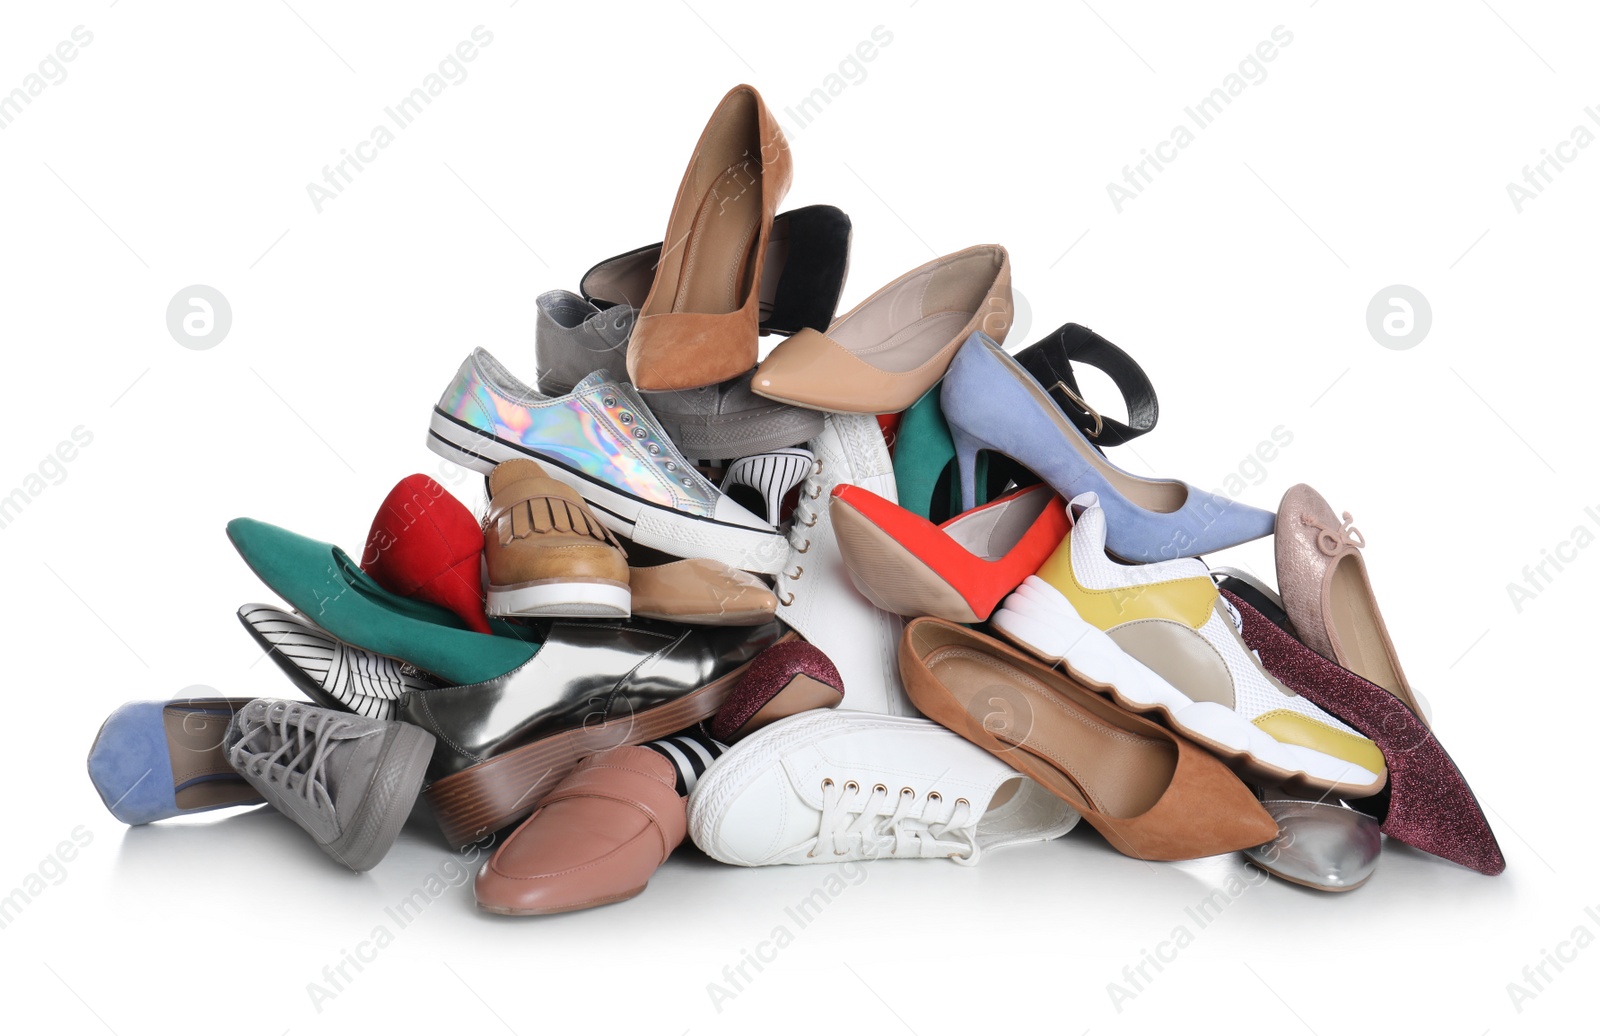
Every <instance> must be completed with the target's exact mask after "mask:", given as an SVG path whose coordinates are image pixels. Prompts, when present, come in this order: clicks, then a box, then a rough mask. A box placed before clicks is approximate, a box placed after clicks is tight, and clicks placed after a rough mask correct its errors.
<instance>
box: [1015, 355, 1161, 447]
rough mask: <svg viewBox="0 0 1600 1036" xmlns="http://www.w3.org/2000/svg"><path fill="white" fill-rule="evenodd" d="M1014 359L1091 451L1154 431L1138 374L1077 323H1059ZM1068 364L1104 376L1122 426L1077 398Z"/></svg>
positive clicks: (1152, 394)
mask: <svg viewBox="0 0 1600 1036" xmlns="http://www.w3.org/2000/svg"><path fill="white" fill-rule="evenodd" d="M1016 359H1017V362H1018V363H1020V364H1022V366H1023V367H1024V368H1026V369H1027V371H1028V373H1029V374H1032V375H1033V377H1034V380H1035V381H1037V382H1038V383H1039V384H1040V385H1042V386H1044V388H1045V390H1046V391H1048V392H1049V393H1050V398H1051V399H1053V400H1055V402H1056V405H1057V406H1059V407H1061V410H1062V412H1063V413H1065V414H1066V415H1067V416H1068V417H1069V418H1071V419H1072V421H1073V423H1074V424H1076V425H1077V426H1078V428H1079V429H1081V430H1082V432H1083V434H1084V435H1086V436H1088V438H1089V441H1090V442H1091V443H1093V444H1094V445H1095V446H1096V447H1097V448H1100V449H1102V450H1103V449H1104V448H1105V447H1107V446H1120V445H1122V444H1123V443H1125V442H1128V441H1129V440H1131V439H1137V438H1138V437H1139V436H1141V435H1143V434H1144V433H1146V432H1148V431H1149V430H1150V429H1152V428H1154V427H1155V426H1156V418H1157V416H1158V415H1159V408H1158V407H1157V404H1156V390H1155V386H1153V385H1151V384H1150V378H1149V377H1148V376H1147V375H1146V374H1145V372H1144V369H1143V368H1142V367H1140V366H1139V364H1138V363H1137V362H1136V361H1135V360H1134V358H1133V357H1131V356H1129V355H1128V354H1127V353H1125V352H1123V351H1122V350H1121V349H1119V348H1118V347H1117V346H1115V345H1113V344H1111V343H1110V342H1108V341H1106V340H1105V339H1104V338H1102V337H1100V336H1099V335H1097V334H1095V333H1094V332H1093V331H1091V330H1089V329H1088V328H1087V327H1084V326H1083V325H1082V324H1063V325H1062V326H1061V327H1058V328H1056V330H1054V331H1052V332H1050V333H1049V334H1048V335H1046V336H1045V337H1044V338H1042V339H1040V340H1039V341H1037V342H1035V343H1034V344H1032V345H1030V346H1028V347H1027V348H1026V349H1024V350H1022V351H1021V352H1019V353H1017V355H1016ZM1074 360H1076V361H1077V362H1079V363H1087V364H1088V365H1089V366H1091V367H1094V368H1096V369H1097V370H1100V371H1102V372H1104V373H1105V374H1106V376H1107V377H1109V378H1110V379H1111V381H1112V382H1113V383H1114V384H1115V385H1116V386H1117V391H1119V392H1121V393H1122V402H1123V405H1124V406H1126V407H1127V410H1128V420H1127V423H1123V422H1122V421H1118V420H1117V419H1116V418H1114V417H1107V416H1105V415H1104V414H1102V413H1100V412H1099V411H1098V410H1096V409H1095V408H1094V407H1092V406H1090V405H1089V403H1088V402H1087V401H1086V400H1085V399H1084V398H1083V394H1082V393H1081V392H1080V391H1079V389H1078V379H1077V378H1075V377H1074V376H1073V373H1072V362H1073V361H1074Z"/></svg>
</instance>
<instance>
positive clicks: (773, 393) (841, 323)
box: [751, 245, 1013, 414]
mask: <svg viewBox="0 0 1600 1036" xmlns="http://www.w3.org/2000/svg"><path fill="white" fill-rule="evenodd" d="M1012 311H1013V306H1012V300H1011V259H1010V257H1009V256H1008V255H1007V254H1006V250H1005V249H1004V248H1002V247H1000V246H999V245H974V246H973V247H971V248H967V249H963V250H962V251H960V252H954V253H952V254H950V255H946V256H942V257H940V258H938V259H935V260H933V261H932V262H931V263H926V264H924V265H922V266H919V267H917V268H916V269H915V270H912V271H911V272H910V273H907V274H904V275H903V276H901V277H899V278H897V279H896V280H893V281H890V282H889V283H888V284H886V285H884V286H883V287H882V288H879V289H878V290H877V292H876V293H874V294H873V295H872V296H871V297H870V298H868V299H867V300H866V301H865V302H863V303H861V304H860V305H859V306H857V307H856V308H855V309H852V310H851V311H850V312H848V313H846V314H845V315H844V316H842V317H840V318H839V319H838V320H835V321H834V322H833V326H831V327H829V328H828V333H827V334H822V333H821V332H820V331H813V330H811V329H810V328H801V329H800V331H798V332H797V333H796V334H794V335H792V336H791V337H789V338H786V339H784V340H783V341H781V342H779V343H778V345H777V347H776V348H774V349H773V350H772V352H771V354H770V355H768V356H767V358H766V360H764V361H762V364H761V367H760V368H759V369H758V370H757V371H756V375H755V379H754V380H753V381H752V382H751V388H753V389H754V390H755V392H756V393H757V394H758V395H762V396H766V397H767V398H768V399H775V400H778V401H779V402H782V403H792V404H794V405H795V406H803V407H809V408H811V409H813V410H832V411H836V412H841V413H857V414H891V413H898V412H900V411H901V410H904V409H905V408H906V407H908V406H910V405H911V404H912V403H915V402H916V401H917V400H918V399H919V398H920V397H921V396H922V394H923V393H925V392H927V391H928V390H929V389H930V388H932V387H933V386H934V383H935V382H937V381H938V380H939V379H940V378H942V377H944V372H945V371H946V370H947V369H948V368H949V366H950V361H951V360H953V359H955V355H956V350H957V349H959V348H960V347H961V343H962V342H965V341H966V340H967V337H968V336H969V335H971V334H972V333H973V332H974V331H982V332H984V333H985V334H987V335H988V336H989V337H990V338H993V339H994V340H995V341H996V342H1003V341H1004V340H1005V336H1006V332H1007V331H1009V330H1010V329H1011V318H1012Z"/></svg>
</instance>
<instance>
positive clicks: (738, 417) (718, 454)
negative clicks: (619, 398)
mask: <svg viewBox="0 0 1600 1036" xmlns="http://www.w3.org/2000/svg"><path fill="white" fill-rule="evenodd" d="M753 374H755V371H754V370H752V371H750V372H749V373H746V374H742V375H740V376H739V377H737V378H734V379H733V380H732V381H725V382H723V383H722V384H720V385H706V386H703V387H701V388H692V389H682V390H679V391H674V392H641V393H639V394H640V395H641V396H643V397H644V400H645V402H646V403H648V404H649V405H650V412H651V413H652V414H655V415H656V420H657V421H659V422H661V427H662V428H664V429H666V432H667V434H668V435H670V436H671V437H672V441H673V442H674V443H675V444H676V445H677V447H678V449H680V450H682V451H683V454H684V456H686V457H689V458H692V459H694V460H732V459H734V458H738V457H749V456H751V455H753V454H757V453H772V452H773V451H775V450H781V449H784V448H785V447H788V446H796V445H799V444H800V443H803V442H805V441H807V440H808V439H814V438H816V437H817V436H819V435H821V434H822V418H823V416H824V415H823V413H822V411H820V410H806V409H803V408H801V407H797V406H791V405H790V404H788V403H777V402H774V401H773V400H770V399H763V398H762V397H761V396H758V395H756V394H755V393H754V392H752V391H751V390H750V378H751V376H752V375H753Z"/></svg>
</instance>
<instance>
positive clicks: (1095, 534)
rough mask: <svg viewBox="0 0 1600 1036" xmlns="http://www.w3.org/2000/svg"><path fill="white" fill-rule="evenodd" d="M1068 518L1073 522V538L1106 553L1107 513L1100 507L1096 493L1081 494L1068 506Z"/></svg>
mask: <svg viewBox="0 0 1600 1036" xmlns="http://www.w3.org/2000/svg"><path fill="white" fill-rule="evenodd" d="M1067 517H1068V518H1070V519H1071V520H1072V538H1073V539H1074V540H1076V541H1078V542H1079V543H1083V544H1086V545H1088V546H1090V547H1093V548H1094V549H1095V550H1098V551H1101V552H1104V551H1105V549H1106V512H1105V511H1104V510H1102V509H1101V507H1100V497H1099V495H1098V494H1096V493H1079V494H1078V495H1077V496H1075V497H1073V498H1072V500H1071V502H1069V503H1068V504H1067Z"/></svg>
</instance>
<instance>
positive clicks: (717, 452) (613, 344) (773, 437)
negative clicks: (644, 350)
mask: <svg viewBox="0 0 1600 1036" xmlns="http://www.w3.org/2000/svg"><path fill="white" fill-rule="evenodd" d="M535 305H536V307H537V309H538V311H539V312H538V316H537V317H536V318H535V320H534V325H533V349H534V364H535V366H536V368H537V370H538V375H537V383H538V386H539V391H540V392H541V393H543V394H544V395H547V396H564V395H566V394H568V393H569V392H571V391H572V388H573V386H574V385H576V384H577V383H578V382H580V381H582V380H583V379H584V378H586V377H588V376H589V375H590V374H591V373H593V372H594V371H605V372H606V377H607V378H609V379H610V380H612V381H618V382H623V383H626V382H627V380H628V364H627V360H628V336H629V335H630V334H632V332H633V323H634V320H635V319H636V318H637V317H638V315H639V311H638V310H636V309H634V308H633V307H632V306H630V305H628V304H627V303H621V304H618V305H614V306H610V307H609V308H606V309H601V308H599V307H598V306H596V305H594V304H593V303H591V302H586V301H584V300H583V299H582V298H581V297H579V296H577V295H574V294H573V293H572V292H570V291H560V290H557V291H547V292H545V293H544V294H543V295H540V296H539V297H538V299H537V300H535ZM754 373H755V372H754V371H753V370H752V371H750V372H749V373H746V374H743V375H741V376H740V377H737V378H734V379H733V380H732V381H728V382H725V383H723V384H721V385H707V386H705V387H704V388H698V389H686V390H684V391H682V392H645V393H641V395H643V396H644V398H645V402H646V403H647V404H648V405H649V407H650V412H651V413H653V414H655V416H656V420H657V421H659V422H660V423H661V428H662V430H663V431H665V432H666V433H667V435H668V436H669V437H670V438H671V439H672V442H673V444H674V445H676V446H677V447H678V449H679V450H681V451H682V452H683V454H684V456H686V457H688V458H690V459H692V460H704V461H716V460H732V459H734V458H737V457H748V456H750V455H751V454H755V453H771V452H772V451H773V450H780V449H783V448H784V447H786V446H794V445H796V444H798V443H803V442H805V441H806V440H808V439H812V438H815V437H816V436H818V435H820V434H822V413H821V412H820V411H817V410H803V409H801V408H800V407H796V406H790V405H789V404H787V403H777V402H774V401H773V400H770V399H763V398H761V397H760V396H758V395H756V394H755V393H754V392H752V391H751V390H750V376H751V374H754Z"/></svg>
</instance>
